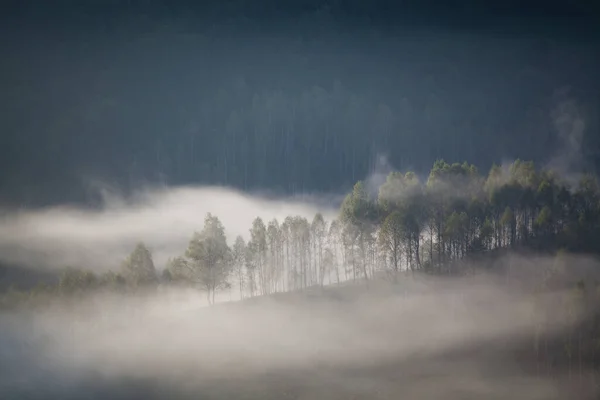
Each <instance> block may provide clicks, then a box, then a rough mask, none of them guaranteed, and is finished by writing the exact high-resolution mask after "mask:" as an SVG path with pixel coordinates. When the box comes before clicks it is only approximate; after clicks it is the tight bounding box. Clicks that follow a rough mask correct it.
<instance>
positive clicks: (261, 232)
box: [248, 217, 268, 294]
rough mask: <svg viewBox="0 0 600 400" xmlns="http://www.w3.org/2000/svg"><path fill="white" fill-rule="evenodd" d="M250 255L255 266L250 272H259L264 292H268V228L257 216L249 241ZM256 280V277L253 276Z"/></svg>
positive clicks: (261, 288)
mask: <svg viewBox="0 0 600 400" xmlns="http://www.w3.org/2000/svg"><path fill="white" fill-rule="evenodd" d="M248 255H249V256H250V257H251V263H252V265H253V268H252V269H250V270H249V273H252V274H253V273H254V271H255V270H256V271H257V272H258V281H259V283H260V290H261V292H262V294H268V285H267V281H266V278H267V272H266V268H267V228H266V226H265V223H264V222H263V220H262V218H260V217H256V218H255V219H254V221H253V222H252V228H251V229H250V241H249V242H248ZM251 279H252V281H253V282H255V279H254V277H251Z"/></svg>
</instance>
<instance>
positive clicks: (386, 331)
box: [0, 160, 600, 399]
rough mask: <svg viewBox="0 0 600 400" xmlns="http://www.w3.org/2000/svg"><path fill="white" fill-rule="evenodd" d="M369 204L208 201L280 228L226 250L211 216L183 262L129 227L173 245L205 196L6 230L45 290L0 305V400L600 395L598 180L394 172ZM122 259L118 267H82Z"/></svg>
mask: <svg viewBox="0 0 600 400" xmlns="http://www.w3.org/2000/svg"><path fill="white" fill-rule="evenodd" d="M368 187H369V184H368V180H367V181H359V182H357V183H356V184H355V185H354V187H353V190H352V191H351V192H350V193H348V194H347V195H346V196H345V197H344V198H343V200H342V202H341V205H340V207H339V209H337V210H335V209H330V208H329V209H327V208H326V209H322V210H321V209H319V208H318V207H317V206H316V205H315V204H316V203H306V204H304V206H303V207H300V206H299V205H298V203H297V200H294V201H296V203H294V201H290V202H289V203H287V204H286V202H285V201H282V200H278V202H274V200H273V199H266V198H262V199H261V198H259V197H251V196H245V197H244V196H242V195H241V194H240V193H239V192H231V191H230V192H228V191H226V190H224V189H212V192H213V194H212V195H213V196H215V198H216V199H217V201H218V202H219V203H221V204H223V203H224V204H229V205H228V206H226V209H227V208H230V207H231V205H235V206H234V208H235V212H237V213H243V212H244V208H245V209H246V212H247V210H252V209H254V210H257V211H258V210H262V212H264V215H265V216H270V217H269V219H268V220H266V221H265V220H264V219H263V218H264V217H261V216H255V217H251V218H247V219H249V220H250V221H251V222H250V224H248V225H246V227H245V228H244V227H243V226H242V225H243V224H242V225H240V222H241V220H243V218H240V216H239V215H238V216H234V217H233V218H232V219H229V220H228V221H231V223H232V225H231V230H233V231H234V232H240V234H231V233H230V232H229V230H228V229H227V228H226V227H225V225H224V224H223V222H222V221H221V220H220V218H219V216H218V215H216V214H213V213H211V212H206V214H204V216H203V219H202V220H196V221H193V224H195V223H198V229H196V230H194V231H192V234H191V236H190V237H188V239H187V247H184V248H182V250H181V252H180V253H179V254H177V253H175V251H176V247H164V244H165V242H163V243H161V239H162V237H161V236H160V235H159V236H153V235H149V236H148V240H149V241H150V243H151V244H146V243H145V242H144V241H142V239H144V237H140V238H139V239H140V240H138V241H137V242H136V241H133V239H134V238H133V237H130V236H128V235H129V234H130V232H129V231H128V226H127V224H126V223H125V222H126V221H131V218H139V216H136V215H137V214H138V213H141V216H142V217H141V218H143V219H144V220H147V219H148V218H150V217H149V215H151V214H152V213H155V214H157V215H158V214H160V215H161V216H162V217H161V218H163V219H157V220H154V221H153V222H152V224H153V226H154V227H156V228H157V229H158V228H161V227H162V228H163V229H166V228H167V227H168V226H170V225H172V224H173V223H176V222H177V218H178V211H177V210H181V207H183V210H184V212H189V210H186V209H185V204H187V202H185V201H183V200H181V199H183V198H185V197H186V196H188V197H189V196H191V197H190V198H192V199H193V200H194V201H190V202H189V203H190V204H200V203H202V199H204V201H205V202H208V203H210V196H211V194H210V193H211V189H207V188H204V189H202V188H199V189H192V188H188V189H187V191H184V192H181V191H177V190H176V189H173V190H174V193H176V194H177V196H175V197H177V198H179V199H180V202H179V203H173V202H172V200H171V199H172V197H171V196H170V195H168V194H165V193H164V192H161V191H158V192H146V193H145V194H144V195H142V196H139V197H138V200H137V202H127V201H122V202H113V203H112V205H108V206H107V208H105V209H104V210H102V211H95V212H82V211H81V210H77V209H64V208H63V209H60V210H58V209H46V210H43V211H38V212H31V213H29V214H28V213H26V212H25V213H20V214H15V215H10V216H8V215H7V216H5V219H4V221H3V226H2V227H1V228H0V236H1V237H2V241H3V244H4V246H5V247H6V248H7V251H6V252H5V253H4V259H5V260H10V262H12V263H20V264H21V265H27V264H29V265H30V268H33V266H34V264H35V263H40V264H44V265H46V267H45V270H44V268H41V269H40V268H38V269H37V270H38V271H44V272H45V273H46V274H45V275H43V278H40V279H41V280H43V282H42V281H38V283H36V282H35V281H36V279H35V278H34V277H35V273H34V272H32V275H31V276H32V278H31V279H30V281H28V282H26V283H24V284H23V285H21V287H17V286H16V285H14V284H13V285H11V286H9V287H8V288H7V289H5V290H4V292H3V293H2V296H1V297H0V300H1V302H0V305H1V306H2V316H1V317H0V318H1V319H2V325H1V326H2V337H1V340H2V342H1V345H2V346H1V347H2V354H1V355H2V357H1V358H0V360H1V362H2V370H3V373H2V375H1V377H0V383H1V385H0V390H1V391H2V393H3V398H81V397H82V396H84V397H85V398H106V397H110V398H124V399H125V398H157V399H158V398H198V397H199V396H200V397H202V398H219V399H220V398H223V399H225V398H257V399H258V398H290V399H303V398H327V399H329V398H340V399H342V398H348V397H351V398H381V399H391V398H398V397H409V398H456V399H462V398H480V397H482V396H483V397H486V398H498V399H505V398H523V399H551V398H556V399H562V398H573V397H572V396H573V393H576V394H577V396H578V397H577V398H590V399H591V398H594V396H596V395H597V394H598V385H599V384H600V368H599V367H600V365H599V361H600V346H599V345H598V343H600V315H599V314H598V305H599V304H600V303H599V302H600V275H599V271H600V270H599V267H600V266H599V265H598V260H597V258H596V256H595V254H597V247H596V243H598V240H600V186H599V184H598V181H597V178H596V177H595V176H594V175H590V174H587V175H582V176H580V177H578V178H577V179H574V178H573V177H568V176H561V175H560V174H557V173H556V172H554V171H552V170H548V169H538V168H536V167H535V165H534V164H533V163H532V162H524V161H520V160H517V161H515V162H513V163H511V164H506V165H502V166H494V167H493V168H492V169H491V170H490V171H489V172H488V173H487V174H481V173H479V172H478V170H477V168H476V167H475V166H473V165H470V164H467V163H463V164H458V163H455V164H448V163H446V162H444V161H438V162H436V163H435V164H434V166H433V168H432V169H431V171H430V173H429V175H428V177H427V179H426V180H420V179H419V178H418V176H417V175H416V174H415V173H413V172H406V173H401V172H396V171H393V172H390V173H389V174H388V175H387V177H386V179H385V181H384V182H383V183H382V184H381V185H380V186H379V187H378V188H377V190H376V192H375V194H371V193H370V192H369V190H368ZM150 193H153V194H150ZM259 204H260V205H259ZM144 210H145V211H144ZM148 210H150V211H148ZM274 210H276V211H274ZM232 212H233V211H232ZM251 212H252V211H251ZM285 212H297V214H292V215H287V216H284V217H277V216H278V215H283V214H284V213H285ZM56 213H58V214H56ZM149 213H150V214H149ZM56 215H58V217H57V216H56ZM165 215H167V217H165ZM311 215H312V216H311ZM57 218H58V219H57ZM164 218H167V219H166V220H165V219H164ZM76 220H77V221H78V222H75V221H76ZM57 221H63V222H64V221H71V222H70V223H69V224H68V226H66V227H63V228H60V227H59V225H58V224H57ZM190 222H192V221H190ZM184 226H185V225H184ZM48 227H54V229H55V230H48V229H47V228H48ZM102 227H110V228H111V229H105V230H103V229H101V228H102ZM67 228H68V229H67ZM244 230H246V232H243V231H244ZM86 231H88V232H92V234H91V235H90V234H89V233H86ZM48 232H52V235H50V236H49V237H45V235H46V234H48ZM60 232H62V233H63V234H64V235H67V236H63V237H61V236H60ZM69 235H73V236H69ZM163 235H165V236H168V235H169V232H168V231H166V233H164V234H163ZM142 236H143V235H142ZM82 238H83V239H82ZM9 239H10V240H9ZM52 239H54V240H55V242H53V241H52ZM109 239H110V240H109ZM126 242H130V245H131V248H130V251H131V253H130V254H129V255H128V256H124V257H122V261H121V262H120V263H117V264H116V265H117V266H116V267H109V266H106V265H104V266H98V265H97V264H94V262H93V261H94V260H96V255H95V254H93V253H91V254H87V253H86V252H85V249H87V248H89V247H90V246H91V245H92V244H95V245H97V246H101V247H102V248H103V249H104V251H107V252H112V253H115V254H118V251H117V249H118V247H113V246H116V245H122V244H123V243H126ZM53 243H56V246H57V247H56V248H57V249H59V250H60V251H59V252H52V251H49V249H48V246H50V245H52V244H53ZM61 243H69V246H70V248H69V247H65V248H61V247H60V244H61ZM161 244H162V245H163V246H162V247H161ZM11 246H12V248H13V251H14V248H17V247H20V248H21V249H23V250H26V251H25V253H24V254H26V255H33V256H31V257H30V258H27V257H23V253H22V252H14V254H13V253H11V252H9V251H8V250H9V249H10V247H11ZM152 249H156V250H155V251H154V252H153V250H152ZM44 252H45V253H44ZM68 253H71V257H74V258H69V257H66V256H67V255H68ZM40 254H45V257H43V258H40V256H39V255H40ZM108 256H109V255H108V254H107V257H106V258H105V259H103V262H106V261H107V260H110V257H108ZM65 257H66V258H65ZM118 258H119V257H116V258H115V260H118ZM157 259H162V260H164V262H163V264H164V267H161V266H160V265H159V264H157V263H156V262H155V260H157ZM66 260H78V261H79V262H80V263H81V264H80V265H81V266H80V267H68V268H60V267H58V266H59V265H61V263H63V262H66ZM86 260H89V262H90V264H89V266H86V265H85V262H86ZM96 261H97V260H96ZM31 271H36V269H35V268H33V269H31Z"/></svg>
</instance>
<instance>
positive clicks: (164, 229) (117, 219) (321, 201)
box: [0, 186, 338, 270]
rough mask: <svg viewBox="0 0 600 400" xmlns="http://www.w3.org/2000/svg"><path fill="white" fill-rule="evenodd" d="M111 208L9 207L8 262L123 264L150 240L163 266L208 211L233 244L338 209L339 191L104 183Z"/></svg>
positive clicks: (2, 238) (1, 225)
mask: <svg viewBox="0 0 600 400" xmlns="http://www.w3.org/2000/svg"><path fill="white" fill-rule="evenodd" d="M102 195H103V199H104V201H103V207H101V209H99V210H89V209H81V208H74V207H65V206H62V207H50V208H45V209H37V210H24V211H11V210H5V212H4V216H3V217H2V219H1V220H0V249H2V251H1V252H0V262H7V263H16V264H19V265H24V266H28V267H34V268H64V267H65V266H74V267H80V268H93V269H95V270H106V269H108V268H115V267H117V266H118V265H119V263H120V262H121V261H122V260H123V259H124V258H125V257H126V256H127V255H128V254H129V253H130V252H131V251H132V250H133V247H134V246H135V244H136V243H137V242H140V241H143V242H144V243H145V244H146V245H147V246H148V247H149V248H150V249H151V251H152V253H153V257H154V261H155V264H156V266H157V268H162V267H164V264H165V262H166V261H167V259H168V258H169V257H173V256H177V255H181V254H182V253H183V252H184V251H185V248H186V247H187V244H188V241H189V240H190V238H191V236H192V233H193V232H194V231H196V230H198V231H199V230H201V229H202V226H203V223H204V217H205V216H206V213H208V212H211V213H212V214H213V215H216V216H218V217H219V218H220V219H221V221H222V223H223V225H224V226H225V229H226V233H227V235H228V239H229V241H230V243H232V242H233V240H234V239H235V237H236V236H237V235H242V236H243V237H245V238H247V237H248V232H249V229H250V227H251V226H252V221H253V220H254V219H255V218H256V217H261V218H263V220H265V223H266V222H268V221H269V220H271V219H272V218H277V219H279V220H280V222H281V221H282V220H283V219H284V218H285V217H287V216H289V215H300V216H304V217H306V218H309V220H311V219H312V218H313V217H314V215H315V213H317V212H321V213H323V215H324V217H326V218H328V219H330V218H331V217H332V216H334V213H335V212H336V211H335V207H337V205H338V204H336V203H335V201H336V198H335V197H327V198H325V197H322V198H320V197H316V196H315V197H310V196H305V197H303V198H299V197H297V198H293V197H292V198H281V197H280V198H276V197H274V196H272V195H266V194H256V195H248V194H244V193H242V192H239V191H236V190H232V189H228V188H224V187H194V186H186V187H171V188H157V187H147V188H143V189H139V190H138V191H136V192H135V193H134V194H133V195H132V196H129V197H124V196H122V195H120V194H119V193H118V192H110V191H106V190H104V191H103V192H102Z"/></svg>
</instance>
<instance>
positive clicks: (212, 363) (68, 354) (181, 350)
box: [0, 278, 565, 400]
mask: <svg viewBox="0 0 600 400" xmlns="http://www.w3.org/2000/svg"><path fill="white" fill-rule="evenodd" d="M198 296H200V294H198V293H195V294H192V293H191V292H190V294H189V296H188V297H187V298H183V297H180V298H179V300H178V299H177V298H176V296H172V294H169V293H167V292H165V293H163V294H159V295H155V296H153V297H145V298H134V297H119V296H107V297H103V296H100V295H99V296H97V297H94V298H91V299H89V300H88V301H85V302H80V303H79V304H78V306H77V307H74V308H73V307H71V308H69V309H66V308H62V307H55V308H52V309H50V310H47V311H40V312H36V313H29V314H25V313H23V314H21V315H2V316H0V318H1V319H2V320H1V321H0V322H1V325H2V327H3V328H2V331H1V334H0V349H2V352H3V354H2V358H0V364H2V370H5V369H7V370H8V369H10V371H11V372H10V373H9V374H5V375H0V391H3V392H4V393H5V394H6V393H12V394H14V395H17V393H20V394H23V393H25V392H28V393H29V394H30V395H31V396H32V398H41V397H43V396H57V395H59V394H61V393H62V394H65V393H68V394H69V395H70V396H72V397H73V398H75V397H76V395H77V393H78V391H81V390H85V392H84V393H85V394H86V396H92V398H93V396H94V391H93V389H90V388H91V387H92V388H93V386H90V385H92V384H94V383H95V385H96V386H102V387H103V388H104V390H105V392H104V394H105V395H109V394H107V392H106V391H107V390H110V389H109V388H111V387H118V386H119V385H124V383H123V382H127V381H128V380H133V381H138V382H145V383H144V384H142V385H141V387H137V388H134V389H132V390H135V393H136V395H138V396H140V395H142V393H143V390H149V388H150V387H155V388H158V387H162V388H168V389H165V390H170V391H171V392H169V393H170V398H176V397H177V396H178V395H179V394H180V393H182V391H186V390H188V391H189V393H190V395H192V394H194V395H195V398H198V397H202V395H203V394H206V395H209V394H208V393H210V394H212V395H213V396H215V397H214V398H237V397H228V396H234V395H235V394H237V395H238V396H239V395H240V394H242V393H243V394H244V395H245V396H247V397H249V398H298V399H300V398H327V399H329V398H340V399H341V398H348V397H345V396H350V395H353V396H358V397H359V398H361V396H363V397H364V398H376V399H388V398H389V399H391V398H402V397H404V396H408V398H429V399H435V398H444V399H450V400H452V399H465V398H481V396H484V397H485V398H498V399H500V398H520V399H549V398H559V397H558V396H557V394H558V392H557V385H558V382H559V381H560V380H558V381H557V380H550V379H546V378H543V377H535V376H533V375H530V374H528V373H527V372H526V371H525V370H523V369H520V368H517V366H516V364H515V361H514V360H513V359H511V357H510V355H509V354H511V353H507V352H509V351H510V348H511V346H512V345H513V344H514V343H517V342H519V341H524V342H526V343H527V346H531V333H532V319H531V317H532V311H533V304H532V302H531V298H530V297H527V296H525V295H523V293H520V292H518V291H515V290H512V291H510V290H507V289H502V288H501V287H500V286H498V285H496V284H494V283H493V281H492V280H488V279H484V278H465V279H464V280H461V281H454V282H450V281H441V280H434V279H421V280H418V281H410V282H408V281H407V282H404V283H403V284H402V285H400V286H388V285H385V284H380V285H379V286H377V285H375V283H373V284H372V286H371V287H370V288H369V289H368V290H365V289H364V286H362V287H346V288H341V289H327V290H326V291H325V292H319V293H317V296H308V295H307V294H306V293H296V294H286V295H282V297H281V298H280V299H279V300H276V299H273V298H263V299H255V301H254V302H249V303H238V304H225V305H220V306H216V307H213V308H204V309H193V307H190V304H194V303H195V302H196V301H197V300H198ZM550 304H551V302H550V301H548V302H547V303H544V304H542V307H546V308H547V307H549V305H550ZM538 307H540V306H539V305H538ZM564 327H565V322H564V321H560V320H556V321H554V325H553V328H552V329H554V330H560V329H562V328H564ZM86 385H87V388H86ZM153 390H154V389H153ZM156 390H158V389H156ZM175 390H177V392H175ZM290 391H296V392H295V393H296V394H295V395H291V394H290ZM156 393H157V392H154V394H155V395H156ZM267 393H268V394H269V395H267ZM1 394H2V393H0V395H1ZM79 395H81V393H79ZM165 395H166V394H163V397H164V396H165ZM36 396H37V397H36ZM130 396H132V394H131V393H130ZM253 396H254V397H253ZM264 396H267V397H264ZM269 396H270V397H269ZM61 398H64V397H61ZM111 398H113V397H111ZM130 398H131V397H130ZM150 398H152V397H150Z"/></svg>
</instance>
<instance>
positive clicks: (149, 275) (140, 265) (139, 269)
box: [122, 242, 158, 287]
mask: <svg viewBox="0 0 600 400" xmlns="http://www.w3.org/2000/svg"><path fill="white" fill-rule="evenodd" d="M122 269H123V276H124V277H125V279H126V280H127V282H128V283H129V285H131V286H133V287H143V286H150V285H155V284H156V283H158V275H157V273H156V268H155V267H154V262H153V261H152V254H151V253H150V250H148V248H147V247H146V245H144V243H141V242H140V243H138V244H137V245H136V246H135V249H134V250H133V252H132V253H131V254H130V255H129V257H127V259H126V260H125V261H124V263H123V266H122Z"/></svg>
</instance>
